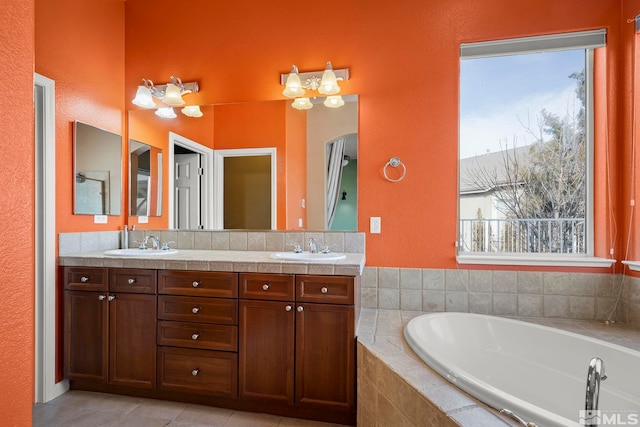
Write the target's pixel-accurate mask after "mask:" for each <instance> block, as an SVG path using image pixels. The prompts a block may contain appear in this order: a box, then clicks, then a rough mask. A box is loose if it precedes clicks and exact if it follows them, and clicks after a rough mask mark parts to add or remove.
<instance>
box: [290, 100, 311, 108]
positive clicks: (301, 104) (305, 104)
mask: <svg viewBox="0 0 640 427" xmlns="http://www.w3.org/2000/svg"><path fill="white" fill-rule="evenodd" d="M291 106H292V107H293V108H295V109H296V110H308V109H309V108H311V107H313V104H312V103H311V101H309V98H296V99H294V100H293V102H292V103H291Z"/></svg>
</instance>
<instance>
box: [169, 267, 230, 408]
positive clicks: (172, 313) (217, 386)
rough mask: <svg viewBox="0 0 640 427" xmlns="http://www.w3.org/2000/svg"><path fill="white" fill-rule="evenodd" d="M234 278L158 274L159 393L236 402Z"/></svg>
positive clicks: (192, 273) (198, 273) (202, 273)
mask: <svg viewBox="0 0 640 427" xmlns="http://www.w3.org/2000/svg"><path fill="white" fill-rule="evenodd" d="M237 297H238V275H237V274H236V273H219V272H210V271H181V270H180V271H178V270H160V271H159V272H158V330H157V341H158V346H159V347H158V387H159V388H160V389H161V390H167V391H182V392H189V393H196V394H206V395H212V396H221V397H229V398H235V397H237V393H238V392H237V385H238V382H237V375H238V354H237V352H238V300H237Z"/></svg>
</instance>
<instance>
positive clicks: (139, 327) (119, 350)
mask: <svg viewBox="0 0 640 427" xmlns="http://www.w3.org/2000/svg"><path fill="white" fill-rule="evenodd" d="M109 299H111V301H109V341H110V342H109V383H111V384H116V385H124V386H130V387H138V388H155V386H156V296H155V295H145V294H126V293H114V294H110V295H109Z"/></svg>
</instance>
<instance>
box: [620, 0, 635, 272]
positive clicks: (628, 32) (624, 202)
mask: <svg viewBox="0 0 640 427" xmlns="http://www.w3.org/2000/svg"><path fill="white" fill-rule="evenodd" d="M638 14H640V0H624V1H622V30H623V31H622V49H621V52H620V57H619V60H620V61H621V63H622V70H624V71H623V73H621V75H620V78H619V84H620V85H621V90H620V92H619V94H620V98H619V102H620V105H619V108H620V110H621V112H622V114H621V119H620V123H621V126H620V137H621V139H620V142H621V144H620V147H619V150H620V159H621V164H620V171H621V173H622V176H623V177H624V179H622V181H621V185H620V206H621V218H620V221H621V223H622V225H623V230H624V234H623V235H622V236H621V240H622V243H623V245H622V248H621V256H622V257H623V259H624V254H625V253H626V252H627V240H628V241H629V243H628V247H629V254H628V256H627V257H626V259H630V260H637V259H640V239H639V237H638V230H640V217H639V215H640V212H638V208H639V207H640V205H639V204H640V151H639V150H640V129H639V128H638V125H637V124H636V125H634V123H633V121H634V119H635V121H636V122H637V123H640V95H639V94H640V35H636V33H635V23H627V19H630V18H635V16H636V15H638ZM639 34H640V33H639ZM634 94H635V96H634ZM634 114H635V117H634ZM631 200H634V201H635V203H636V206H635V207H631V206H630V205H631ZM633 275H636V276H637V275H639V273H633Z"/></svg>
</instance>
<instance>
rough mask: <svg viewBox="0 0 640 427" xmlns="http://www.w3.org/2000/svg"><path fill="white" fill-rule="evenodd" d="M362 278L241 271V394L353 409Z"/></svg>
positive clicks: (304, 406)
mask: <svg viewBox="0 0 640 427" xmlns="http://www.w3.org/2000/svg"><path fill="white" fill-rule="evenodd" d="M358 286H359V282H358V278H356V277H347V276H313V275H295V276H294V275H280V274H253V273H246V274H241V275H240V372H239V381H240V385H239V388H240V397H242V398H246V399H259V400H264V401H280V402H284V403H287V404H289V405H295V406H296V407H299V408H302V409H309V410H310V411H316V412H317V411H323V410H325V411H326V410H332V411H342V412H352V411H355V361H356V354H355V328H356V311H357V310H356V305H355V299H354V296H355V294H356V293H357V289H358Z"/></svg>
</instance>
